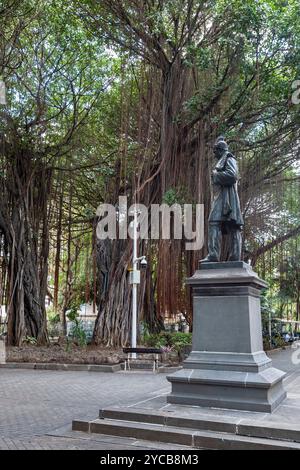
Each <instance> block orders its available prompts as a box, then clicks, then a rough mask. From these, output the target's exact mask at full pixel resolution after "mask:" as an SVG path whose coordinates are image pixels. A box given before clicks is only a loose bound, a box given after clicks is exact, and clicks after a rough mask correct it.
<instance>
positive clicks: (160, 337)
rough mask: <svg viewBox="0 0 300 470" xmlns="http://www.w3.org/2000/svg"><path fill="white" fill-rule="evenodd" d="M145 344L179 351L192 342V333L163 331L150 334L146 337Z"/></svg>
mask: <svg viewBox="0 0 300 470" xmlns="http://www.w3.org/2000/svg"><path fill="white" fill-rule="evenodd" d="M144 342H145V346H149V347H152V348H163V349H169V350H171V351H177V352H179V351H180V350H181V349H182V348H184V347H185V346H187V345H190V344H192V333H181V332H174V333H169V332H167V331H163V332H161V333H157V334H149V335H147V336H145V337H144Z"/></svg>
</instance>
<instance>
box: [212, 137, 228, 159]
mask: <svg viewBox="0 0 300 470" xmlns="http://www.w3.org/2000/svg"><path fill="white" fill-rule="evenodd" d="M227 150H228V145H227V143H226V141H225V138H224V137H223V136H222V135H221V136H220V137H218V138H217V140H216V142H215V145H214V154H215V157H216V158H221V156H222V155H223V153H224V152H227Z"/></svg>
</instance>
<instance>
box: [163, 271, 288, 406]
mask: <svg viewBox="0 0 300 470" xmlns="http://www.w3.org/2000/svg"><path fill="white" fill-rule="evenodd" d="M188 283H189V284H191V285H192V286H193V301H194V323H193V325H194V331H193V350H192V352H191V354H190V356H189V357H188V358H187V359H186V361H185V362H184V368H183V369H182V370H180V371H178V372H176V373H175V374H173V375H170V376H168V377H167V378H168V380H169V381H170V382H171V384H172V393H171V394H170V395H169V396H168V397H167V401H168V402H169V403H174V404H181V405H198V406H206V407H218V408H231V409H237V410H249V411H262V412H272V411H273V410H274V409H275V408H276V407H277V406H278V405H279V404H280V403H281V402H282V400H284V399H285V397H286V392H285V391H284V389H283V386H282V380H283V378H284V376H285V373H284V372H282V371H280V370H278V369H275V368H274V367H272V361H271V360H270V359H269V358H268V357H267V356H266V354H265V352H264V351H263V346H262V331H261V312H260V289H262V288H263V287H265V286H266V284H265V283H264V281H262V280H261V279H259V278H258V276H257V274H256V273H254V271H252V269H251V267H250V266H249V265H247V264H245V263H243V262H232V263H231V262H228V263H205V264H203V265H201V266H200V269H199V270H198V271H196V273H195V275H194V276H193V277H192V278H190V279H189V280H188Z"/></svg>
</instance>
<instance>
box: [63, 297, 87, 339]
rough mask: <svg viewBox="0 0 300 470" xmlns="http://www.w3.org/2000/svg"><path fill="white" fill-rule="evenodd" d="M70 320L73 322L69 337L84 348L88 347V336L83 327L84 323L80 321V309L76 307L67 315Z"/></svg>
mask: <svg viewBox="0 0 300 470" xmlns="http://www.w3.org/2000/svg"><path fill="white" fill-rule="evenodd" d="M67 318H68V320H70V321H71V322H72V326H71V329H70V333H69V336H70V337H71V338H72V339H73V340H75V342H77V343H78V345H79V346H81V347H83V346H86V345H87V334H86V332H85V329H84V327H83V323H82V321H81V320H80V319H79V313H78V307H77V306H76V305H74V306H73V307H72V308H71V309H70V310H69V312H68V314H67Z"/></svg>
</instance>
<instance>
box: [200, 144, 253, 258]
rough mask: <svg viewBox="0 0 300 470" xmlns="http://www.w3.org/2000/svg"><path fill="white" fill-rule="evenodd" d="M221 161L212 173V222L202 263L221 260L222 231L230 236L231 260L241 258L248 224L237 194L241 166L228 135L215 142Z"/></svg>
mask: <svg viewBox="0 0 300 470" xmlns="http://www.w3.org/2000/svg"><path fill="white" fill-rule="evenodd" d="M214 154H215V157H216V159H217V160H218V161H217V164H216V166H215V168H214V170H213V172H212V183H213V192H214V198H213V203H212V209H211V212H210V215H209V219H208V223H209V228H208V255H207V257H206V258H205V259H204V260H202V262H213V261H220V252H221V238H222V234H229V236H230V250H229V261H239V260H240V259H241V245H242V242H241V240H242V237H241V229H242V226H243V224H244V222H243V217H242V214H241V209H240V201H239V196H238V193H237V180H238V166H237V162H236V159H235V157H234V156H233V155H232V153H230V152H229V151H228V145H227V143H226V142H225V139H224V137H219V138H218V139H217V141H216V143H215V145H214Z"/></svg>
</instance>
